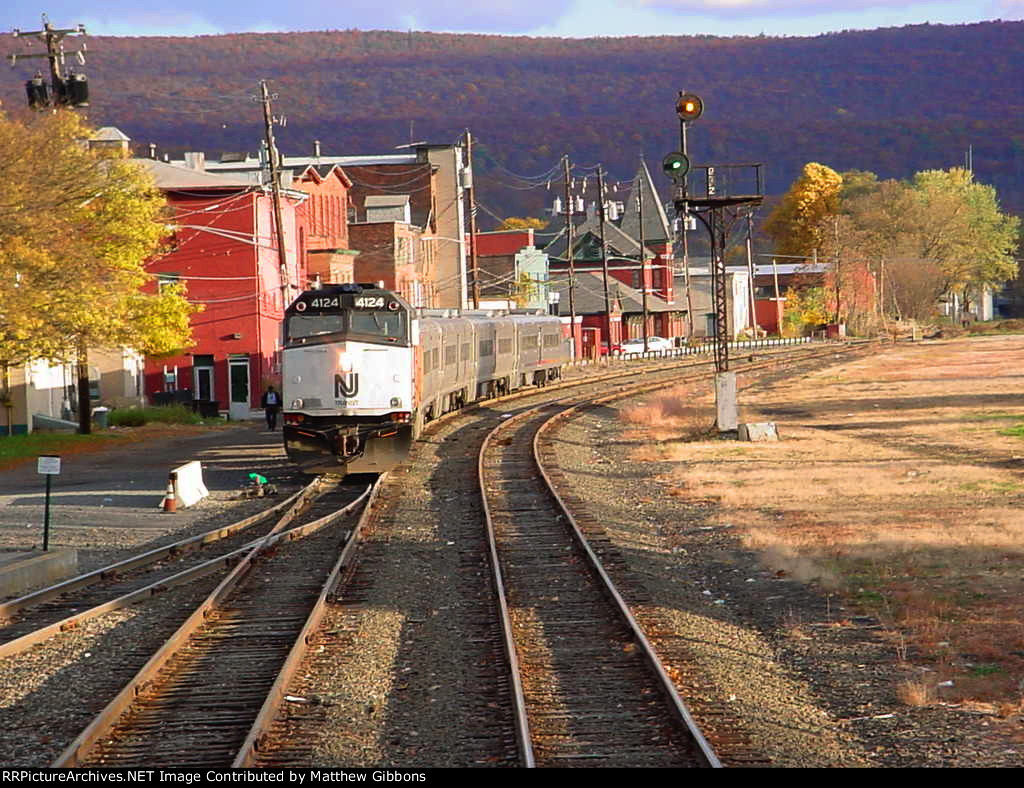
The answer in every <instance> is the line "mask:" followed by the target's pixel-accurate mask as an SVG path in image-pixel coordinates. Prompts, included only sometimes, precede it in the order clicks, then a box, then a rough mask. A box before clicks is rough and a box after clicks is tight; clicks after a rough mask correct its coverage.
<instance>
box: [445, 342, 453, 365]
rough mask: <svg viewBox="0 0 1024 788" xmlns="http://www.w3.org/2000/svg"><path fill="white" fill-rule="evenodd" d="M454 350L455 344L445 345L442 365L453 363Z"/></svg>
mask: <svg viewBox="0 0 1024 788" xmlns="http://www.w3.org/2000/svg"><path fill="white" fill-rule="evenodd" d="M455 359H456V350H455V345H447V346H446V347H445V349H444V365H445V366H446V367H450V366H451V365H452V364H454V363H455Z"/></svg>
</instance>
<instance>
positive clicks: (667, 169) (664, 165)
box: [661, 151, 690, 180]
mask: <svg viewBox="0 0 1024 788" xmlns="http://www.w3.org/2000/svg"><path fill="white" fill-rule="evenodd" d="M661 169H662V172H664V173H665V174H666V175H667V176H668V177H670V178H671V179H672V180H679V179H680V178H682V177H683V176H684V175H686V173H688V172H689V171H690V159H689V158H688V157H687V156H686V154H685V153H679V152H678V151H675V152H673V153H670V154H668V156H666V157H665V158H664V159H662V160H661Z"/></svg>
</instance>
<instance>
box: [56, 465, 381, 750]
mask: <svg viewBox="0 0 1024 788" xmlns="http://www.w3.org/2000/svg"><path fill="white" fill-rule="evenodd" d="M370 496H371V488H367V489H366V490H365V491H364V492H363V493H362V494H361V495H360V496H359V497H358V498H356V500H354V501H353V500H352V498H353V495H352V490H351V487H350V486H343V485H337V486H336V487H335V488H334V489H330V490H327V491H325V492H324V493H323V494H322V495H321V496H320V497H318V498H317V500H316V501H315V502H314V503H313V504H312V505H311V506H309V507H308V509H307V510H306V511H304V512H303V513H302V515H301V518H302V520H303V521H304V522H303V523H302V524H301V525H298V526H296V525H294V523H288V524H289V525H292V527H291V528H289V529H288V530H287V531H284V530H282V529H283V524H282V525H281V527H280V528H279V529H278V531H277V532H276V533H270V534H268V535H267V536H266V537H264V538H263V539H262V540H260V541H259V542H258V544H257V545H256V546H254V547H253V548H252V550H251V551H250V552H249V554H248V555H246V556H245V557H244V558H242V560H241V561H240V562H239V563H238V564H237V566H236V567H235V568H234V569H233V570H232V572H231V573H230V574H229V575H228V576H227V577H226V578H225V579H224V581H223V582H221V584H220V585H219V586H218V587H217V588H216V589H215V590H214V591H213V592H212V593H211V594H210V595H209V597H207V599H206V600H205V601H204V602H203V603H202V604H201V605H200V606H199V607H198V608H197V609H196V610H195V612H193V613H192V615H191V616H190V617H189V618H188V620H187V621H186V622H185V623H184V624H182V626H181V627H180V628H179V629H178V631H177V632H176V633H175V634H174V635H173V636H172V637H171V638H170V639H168V641H167V642H166V643H165V644H164V646H163V647H162V648H161V649H160V650H159V651H158V652H157V653H156V654H154V655H153V656H152V658H150V660H149V661H148V662H147V663H146V665H145V666H144V667H143V668H142V669H141V670H140V671H139V672H138V673H137V674H136V675H135V677H134V678H133V679H132V680H131V681H129V682H128V684H127V685H125V686H124V687H123V688H121V691H120V692H118V693H117V695H116V697H115V698H114V699H113V700H112V701H111V702H110V703H109V704H108V705H107V706H106V707H105V708H104V709H103V710H102V711H101V712H100V714H99V715H98V716H97V717H96V718H95V720H94V721H93V722H92V723H91V724H90V725H89V726H88V727H87V728H86V729H85V730H84V731H83V732H82V733H81V734H80V735H79V736H78V737H77V738H76V739H75V741H73V742H72V743H71V744H70V745H69V746H68V747H67V748H66V749H65V751H64V752H63V754H62V755H61V756H60V758H59V759H58V760H57V761H56V763H55V764H54V766H59V767H69V766H103V767H133V766H134V767H137V766H145V767H147V768H151V767H186V766H187V767H193V768H198V767H211V768H212V767H220V768H224V767H229V766H242V765H246V764H247V763H248V762H249V759H250V758H251V757H252V753H253V751H254V750H255V749H256V748H257V747H258V744H259V740H260V738H261V736H262V735H263V730H264V726H265V725H267V724H268V722H267V721H268V720H272V719H273V717H274V715H275V713H276V710H277V707H278V705H279V704H280V703H281V702H282V701H283V699H284V692H283V687H284V686H285V685H286V684H287V683H288V681H289V680H290V677H291V672H292V671H293V670H294V667H295V665H297V664H298V662H299V661H300V660H301V659H302V656H303V654H304V649H305V643H306V639H307V638H308V636H309V633H310V632H312V631H313V630H314V629H315V628H316V626H317V623H318V621H319V616H320V615H321V614H322V610H323V606H324V603H325V600H326V596H327V593H328V591H329V588H330V586H331V585H332V584H333V583H334V582H335V581H336V577H337V574H338V573H339V572H340V571H341V568H342V566H343V565H344V564H345V562H346V561H347V559H348V557H349V556H350V554H351V545H352V544H354V542H355V535H356V534H358V531H359V528H360V523H361V518H359V517H358V512H359V511H361V510H362V509H363V507H364V506H365V505H367V502H368V499H369V498H370ZM339 554H340V557H339Z"/></svg>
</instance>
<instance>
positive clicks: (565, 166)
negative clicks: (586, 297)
mask: <svg viewBox="0 0 1024 788" xmlns="http://www.w3.org/2000/svg"><path fill="white" fill-rule="evenodd" d="M570 169H571V168H570V166H569V156H568V155H565V156H563V157H562V176H563V177H564V178H565V240H566V247H565V254H566V259H567V260H568V261H569V336H570V337H572V360H573V361H575V360H576V358H577V356H578V354H579V348H578V347H577V342H576V291H575V287H576V261H575V257H576V256H575V254H574V253H573V248H572V245H573V226H572V182H571V181H570V180H569V170H570Z"/></svg>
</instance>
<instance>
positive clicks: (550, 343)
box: [544, 334, 558, 347]
mask: <svg viewBox="0 0 1024 788" xmlns="http://www.w3.org/2000/svg"><path fill="white" fill-rule="evenodd" d="M557 344H558V336H557V335H555V334H545V335H544V347H555V345H557Z"/></svg>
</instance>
